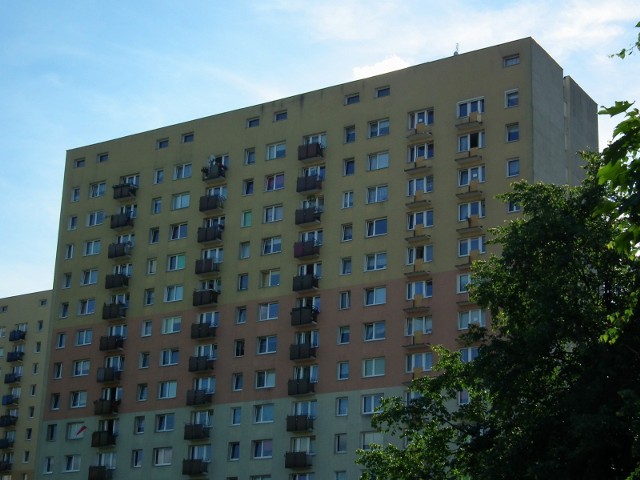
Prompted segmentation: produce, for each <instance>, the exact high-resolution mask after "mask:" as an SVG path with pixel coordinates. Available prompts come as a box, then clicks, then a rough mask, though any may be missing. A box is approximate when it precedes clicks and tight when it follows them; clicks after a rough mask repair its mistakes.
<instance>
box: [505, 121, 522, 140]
mask: <svg viewBox="0 0 640 480" xmlns="http://www.w3.org/2000/svg"><path fill="white" fill-rule="evenodd" d="M505 128H506V135H507V142H517V141H518V140H520V125H519V124H517V123H512V124H509V125H507V126H506V127H505Z"/></svg>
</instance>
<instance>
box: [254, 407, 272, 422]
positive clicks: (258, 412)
mask: <svg viewBox="0 0 640 480" xmlns="http://www.w3.org/2000/svg"><path fill="white" fill-rule="evenodd" d="M271 422H273V404H272V403H263V404H261V405H255V406H254V407H253V423H271Z"/></svg>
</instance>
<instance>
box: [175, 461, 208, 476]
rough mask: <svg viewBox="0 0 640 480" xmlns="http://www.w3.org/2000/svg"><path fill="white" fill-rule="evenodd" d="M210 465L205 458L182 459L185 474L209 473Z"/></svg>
mask: <svg viewBox="0 0 640 480" xmlns="http://www.w3.org/2000/svg"><path fill="white" fill-rule="evenodd" d="M208 465H209V464H208V463H207V462H205V461H204V460H197V459H185V460H182V474H183V475H203V474H205V473H207V466H208Z"/></svg>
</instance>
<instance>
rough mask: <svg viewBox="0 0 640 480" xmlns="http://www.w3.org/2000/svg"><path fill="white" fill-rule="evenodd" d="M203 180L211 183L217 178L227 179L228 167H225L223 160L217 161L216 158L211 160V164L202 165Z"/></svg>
mask: <svg viewBox="0 0 640 480" xmlns="http://www.w3.org/2000/svg"><path fill="white" fill-rule="evenodd" d="M200 171H201V172H202V180H203V181H205V182H207V183H211V182H214V181H216V180H218V181H222V180H225V177H226V176H227V167H225V166H224V165H223V164H222V163H221V162H217V161H216V160H215V159H212V161H211V160H210V161H209V165H208V166H206V167H202V170H200Z"/></svg>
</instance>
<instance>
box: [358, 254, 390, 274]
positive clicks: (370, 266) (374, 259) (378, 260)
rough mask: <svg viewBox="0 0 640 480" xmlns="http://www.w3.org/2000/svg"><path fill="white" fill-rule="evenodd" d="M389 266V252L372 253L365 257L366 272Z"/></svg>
mask: <svg viewBox="0 0 640 480" xmlns="http://www.w3.org/2000/svg"><path fill="white" fill-rule="evenodd" d="M385 268H387V252H379V253H371V254H369V255H365V257H364V270H365V272H372V271H374V270H384V269H385Z"/></svg>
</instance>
